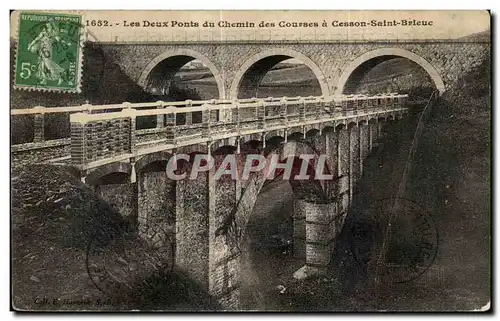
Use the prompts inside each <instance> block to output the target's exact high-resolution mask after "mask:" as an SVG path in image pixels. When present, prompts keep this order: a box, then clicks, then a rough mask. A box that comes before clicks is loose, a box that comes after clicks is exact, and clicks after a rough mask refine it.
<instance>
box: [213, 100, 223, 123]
mask: <svg viewBox="0 0 500 321" xmlns="http://www.w3.org/2000/svg"><path fill="white" fill-rule="evenodd" d="M210 105H212V106H217V100H216V99H212V100H210ZM221 114H222V113H221V112H220V110H211V111H210V114H209V115H210V122H212V123H216V122H217V121H219V120H220V119H221V118H222V117H223V116H224V115H221Z"/></svg>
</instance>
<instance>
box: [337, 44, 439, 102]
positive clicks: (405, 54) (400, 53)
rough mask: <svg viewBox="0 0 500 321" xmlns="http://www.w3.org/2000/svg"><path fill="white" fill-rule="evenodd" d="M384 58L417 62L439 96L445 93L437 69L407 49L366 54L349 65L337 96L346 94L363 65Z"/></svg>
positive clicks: (338, 84)
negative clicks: (390, 57) (348, 85)
mask: <svg viewBox="0 0 500 321" xmlns="http://www.w3.org/2000/svg"><path fill="white" fill-rule="evenodd" d="M383 56H394V57H402V58H407V59H409V60H411V61H413V62H415V63H416V64H418V65H419V66H420V67H422V68H423V69H424V70H425V71H426V72H427V73H428V74H429V76H430V77H431V79H432V81H433V82H434V85H435V86H436V88H437V90H438V91H439V94H440V95H442V94H443V93H444V92H445V90H446V89H445V85H444V82H443V79H442V78H441V76H440V75H439V72H438V71H437V70H436V68H435V67H434V66H432V65H431V64H430V63H429V62H428V61H427V60H425V59H424V58H422V57H421V56H419V55H417V54H415V53H413V52H411V51H408V50H405V49H401V48H381V49H376V50H372V51H369V52H367V53H364V54H362V55H361V56H359V57H357V58H356V59H354V60H353V61H352V62H351V63H349V65H348V67H347V68H346V69H345V70H344V72H343V73H342V75H341V76H340V79H339V81H338V82H337V88H336V90H335V96H341V95H342V94H343V93H344V88H345V86H346V84H347V82H348V81H349V78H350V77H351V75H352V74H353V73H354V72H355V71H356V69H357V68H358V67H360V66H361V65H362V64H364V63H366V62H367V61H369V60H372V59H376V58H380V57H383Z"/></svg>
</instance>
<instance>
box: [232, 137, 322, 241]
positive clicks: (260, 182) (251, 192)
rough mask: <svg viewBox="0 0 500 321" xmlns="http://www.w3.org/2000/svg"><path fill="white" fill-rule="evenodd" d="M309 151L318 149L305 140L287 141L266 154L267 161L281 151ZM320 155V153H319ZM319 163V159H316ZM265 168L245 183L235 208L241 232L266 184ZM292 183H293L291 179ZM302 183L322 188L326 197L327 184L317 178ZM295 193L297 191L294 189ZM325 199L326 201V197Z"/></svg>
mask: <svg viewBox="0 0 500 321" xmlns="http://www.w3.org/2000/svg"><path fill="white" fill-rule="evenodd" d="M305 151H307V153H309V154H316V155H317V153H316V151H315V150H314V149H313V148H312V147H311V146H309V144H306V143H304V142H296V141H292V142H287V143H285V144H283V146H281V147H280V148H277V149H275V150H274V151H273V152H271V153H269V154H268V155H267V156H266V161H269V160H270V158H271V157H272V156H273V155H275V154H277V153H279V155H281V156H286V157H289V156H293V155H295V156H297V155H299V154H301V153H304V152H305ZM318 156H319V155H318ZM314 161H315V162H316V163H317V159H315V160H314ZM264 172H265V169H264V170H262V171H259V172H257V173H255V175H253V176H251V177H250V179H249V181H248V182H246V183H245V186H246V188H245V189H244V191H243V193H242V195H241V198H240V200H239V202H238V204H237V206H236V208H235V216H234V218H235V221H236V225H237V226H238V227H239V228H241V232H242V233H244V231H245V229H246V224H247V223H248V220H249V218H250V215H251V213H252V210H253V207H254V205H255V202H256V201H257V197H258V195H259V193H260V190H261V189H262V187H263V186H264V183H265V182H266V179H267V178H266V175H265V173H264ZM290 183H292V182H291V181H290ZM301 184H308V185H311V186H312V185H314V187H315V189H316V190H321V191H322V192H323V193H324V195H323V197H326V195H327V194H326V192H325V186H324V185H323V184H322V183H320V182H319V181H316V180H308V181H303V183H301ZM294 193H295V191H294ZM323 201H325V202H326V199H324V200H323Z"/></svg>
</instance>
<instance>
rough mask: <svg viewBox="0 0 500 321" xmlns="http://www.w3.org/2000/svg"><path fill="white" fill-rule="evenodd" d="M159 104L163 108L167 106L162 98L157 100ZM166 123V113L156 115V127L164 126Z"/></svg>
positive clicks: (159, 107)
mask: <svg viewBox="0 0 500 321" xmlns="http://www.w3.org/2000/svg"><path fill="white" fill-rule="evenodd" d="M156 103H157V104H158V107H156V108H158V109H163V108H165V103H164V102H163V101H161V100H159V101H157V102H156ZM164 123H165V115H163V114H161V115H157V116H156V128H163V126H164Z"/></svg>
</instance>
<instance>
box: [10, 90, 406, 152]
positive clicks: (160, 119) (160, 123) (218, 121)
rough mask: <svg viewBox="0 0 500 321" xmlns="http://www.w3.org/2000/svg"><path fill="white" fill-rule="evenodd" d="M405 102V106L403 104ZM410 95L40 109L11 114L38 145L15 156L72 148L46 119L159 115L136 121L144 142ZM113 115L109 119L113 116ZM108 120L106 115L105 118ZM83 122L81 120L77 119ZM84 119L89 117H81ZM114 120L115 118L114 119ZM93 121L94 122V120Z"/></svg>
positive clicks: (388, 103) (384, 104) (383, 103)
mask: <svg viewBox="0 0 500 321" xmlns="http://www.w3.org/2000/svg"><path fill="white" fill-rule="evenodd" d="M403 100H404V101H403ZM406 100H407V96H406V95H397V94H385V95H376V96H365V95H349V96H339V97H328V98H324V97H322V96H319V97H314V96H310V97H269V98H264V99H262V98H250V99H239V100H235V101H233V100H216V99H212V100H198V101H196V100H186V101H179V102H164V101H157V102H145V103H128V102H124V103H122V104H110V105H90V104H84V105H82V106H71V107H42V106H36V107H33V108H27V109H12V110H11V116H12V117H16V116H26V115H31V116H34V126H33V130H34V135H33V137H34V138H33V140H32V141H31V142H28V143H23V144H15V145H13V146H12V150H13V151H22V150H30V149H37V148H44V147H52V146H61V145H68V144H70V137H69V136H68V137H65V138H63V139H45V135H44V132H45V117H46V116H47V115H54V114H56V115H57V114H59V115H61V114H66V115H68V114H69V115H70V117H68V118H70V119H71V118H72V117H74V116H73V115H75V114H83V115H97V116H96V118H95V119H99V118H102V119H103V120H104V119H111V118H113V117H116V118H120V117H119V113H121V112H123V111H125V110H134V111H135V116H134V117H135V119H137V118H139V119H140V118H146V117H149V118H152V116H156V127H154V128H146V129H138V128H137V124H136V122H134V124H135V126H136V128H135V130H136V136H137V137H139V138H141V137H142V136H144V139H142V140H145V139H147V138H150V136H154V135H155V134H156V136H158V137H164V134H165V133H167V132H169V131H171V128H172V127H176V128H177V131H185V132H186V134H187V133H188V132H189V131H191V132H194V133H196V132H199V130H200V129H202V128H205V132H206V128H214V127H221V125H222V124H224V125H225V127H227V128H239V127H251V126H252V124H253V123H260V125H259V126H260V127H259V128H262V127H263V126H264V124H265V123H271V122H272V121H279V120H281V121H288V120H300V119H305V118H306V117H317V118H319V117H321V116H322V115H323V114H324V112H325V109H327V110H330V111H333V110H335V111H336V112H341V111H343V112H344V113H346V112H350V113H356V111H357V110H359V109H366V108H391V107H392V106H394V105H395V104H396V102H397V103H398V104H404V103H405V101H406ZM108 114H109V115H108ZM104 115H106V116H104ZM77 117H78V116H77ZM79 117H80V118H81V117H84V116H79ZM109 117H111V118H109ZM91 119H94V118H93V117H92V116H91Z"/></svg>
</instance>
